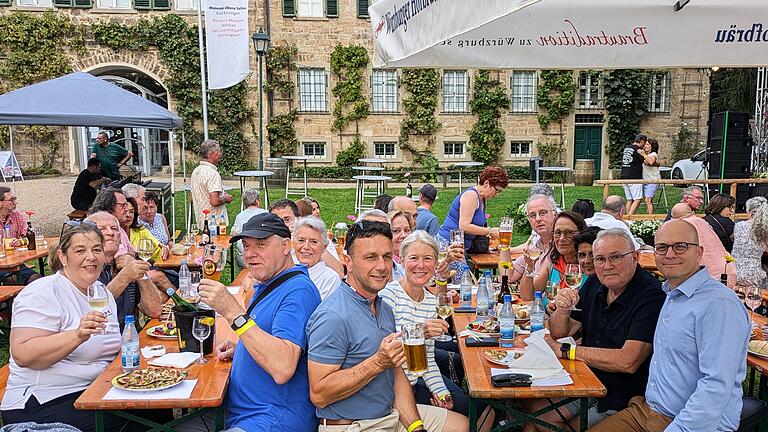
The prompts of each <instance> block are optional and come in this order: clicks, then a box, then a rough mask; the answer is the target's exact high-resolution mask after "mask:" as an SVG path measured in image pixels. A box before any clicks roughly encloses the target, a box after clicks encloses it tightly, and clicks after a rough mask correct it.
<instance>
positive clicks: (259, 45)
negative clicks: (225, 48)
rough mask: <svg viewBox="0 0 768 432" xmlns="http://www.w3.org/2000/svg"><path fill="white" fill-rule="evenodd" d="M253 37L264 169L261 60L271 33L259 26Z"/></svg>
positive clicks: (262, 165) (261, 165) (260, 149)
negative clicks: (257, 70)
mask: <svg viewBox="0 0 768 432" xmlns="http://www.w3.org/2000/svg"><path fill="white" fill-rule="evenodd" d="M251 39H252V40H253V49H254V51H256V54H257V55H258V56H259V170H263V169H264V159H263V157H264V136H263V132H262V131H263V129H264V127H263V122H264V120H263V117H264V115H263V112H264V108H263V105H264V104H263V95H262V90H263V88H262V84H261V79H262V75H261V61H262V58H263V57H264V53H266V52H267V49H269V35H268V34H266V33H264V29H263V28H261V27H259V31H258V32H257V33H254V34H252V35H251Z"/></svg>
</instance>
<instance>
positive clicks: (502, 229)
mask: <svg viewBox="0 0 768 432" xmlns="http://www.w3.org/2000/svg"><path fill="white" fill-rule="evenodd" d="M513 226H514V220H513V219H512V218H509V217H503V218H501V222H500V223H499V247H504V246H510V244H511V243H512V231H513Z"/></svg>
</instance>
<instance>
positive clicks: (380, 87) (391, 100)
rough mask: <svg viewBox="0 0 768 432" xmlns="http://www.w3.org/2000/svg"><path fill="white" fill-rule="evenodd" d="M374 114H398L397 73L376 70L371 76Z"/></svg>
mask: <svg viewBox="0 0 768 432" xmlns="http://www.w3.org/2000/svg"><path fill="white" fill-rule="evenodd" d="M371 98H372V99H373V104H372V108H373V112H377V113H393V112H397V71H394V70H386V69H374V70H373V74H372V75H371Z"/></svg>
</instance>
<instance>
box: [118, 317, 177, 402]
mask: <svg viewBox="0 0 768 432" xmlns="http://www.w3.org/2000/svg"><path fill="white" fill-rule="evenodd" d="M164 326H165V324H158V325H156V326H152V327H150V328H148V329H147V334H148V335H150V336H152V337H153V338H158V339H176V335H173V336H171V335H157V334H155V333H153V332H152V330H154V329H156V328H157V327H164ZM177 331H178V329H177ZM124 390H127V389H124Z"/></svg>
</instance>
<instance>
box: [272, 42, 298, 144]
mask: <svg viewBox="0 0 768 432" xmlns="http://www.w3.org/2000/svg"><path fill="white" fill-rule="evenodd" d="M297 53H298V50H297V49H296V46H295V45H279V46H272V47H270V48H269V51H267V56H266V66H267V82H266V84H264V89H265V90H266V91H267V94H268V97H269V98H270V99H274V98H275V97H276V96H277V97H280V98H283V99H287V100H289V101H290V100H291V99H293V91H294V89H295V85H294V84H293V80H291V75H290V73H291V71H292V70H293V59H294V57H296V54H297ZM298 117H299V114H298V111H297V110H295V109H289V111H288V112H286V113H282V114H274V113H271V115H270V118H269V120H267V139H268V140H269V151H270V154H271V155H272V156H275V155H278V154H280V155H293V154H296V150H297V148H298V146H299V140H298V138H296V129H295V128H294V127H293V123H294V122H295V121H296V119H297V118H298Z"/></svg>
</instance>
